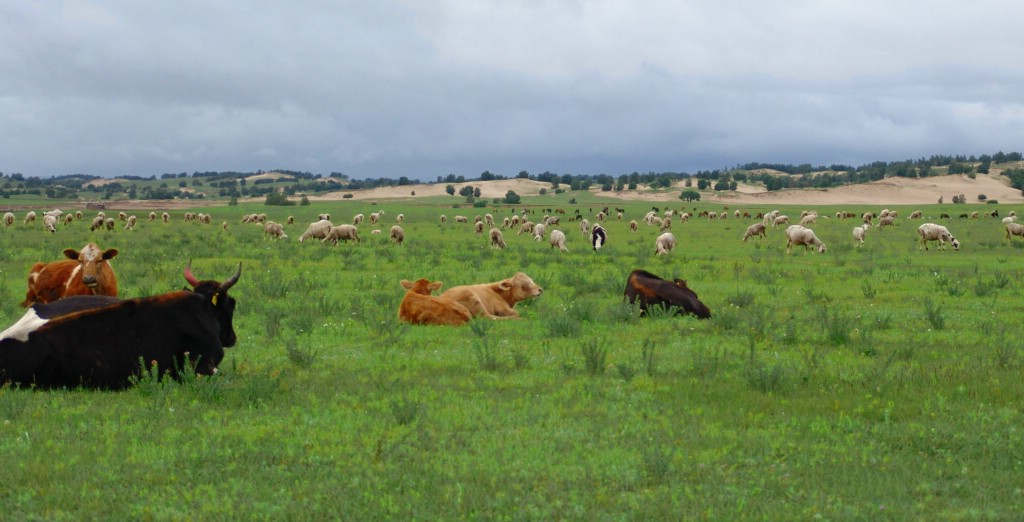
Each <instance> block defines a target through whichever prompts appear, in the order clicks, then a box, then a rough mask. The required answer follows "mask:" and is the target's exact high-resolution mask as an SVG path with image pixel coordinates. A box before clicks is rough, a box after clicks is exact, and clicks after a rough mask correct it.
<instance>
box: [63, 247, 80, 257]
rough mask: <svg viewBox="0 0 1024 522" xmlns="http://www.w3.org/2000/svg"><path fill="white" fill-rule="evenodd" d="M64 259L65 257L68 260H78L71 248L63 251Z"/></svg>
mask: <svg viewBox="0 0 1024 522" xmlns="http://www.w3.org/2000/svg"><path fill="white" fill-rule="evenodd" d="M64 257H66V258H68V259H78V251H77V250H75V249H73V248H68V249H65V250H64Z"/></svg>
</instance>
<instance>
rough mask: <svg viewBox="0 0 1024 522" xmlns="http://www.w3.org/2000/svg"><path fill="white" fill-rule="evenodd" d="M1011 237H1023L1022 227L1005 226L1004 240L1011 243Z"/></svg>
mask: <svg viewBox="0 0 1024 522" xmlns="http://www.w3.org/2000/svg"><path fill="white" fill-rule="evenodd" d="M1013 236H1020V237H1024V225H1022V224H1020V223H1007V224H1006V239H1009V240H1010V241H1013Z"/></svg>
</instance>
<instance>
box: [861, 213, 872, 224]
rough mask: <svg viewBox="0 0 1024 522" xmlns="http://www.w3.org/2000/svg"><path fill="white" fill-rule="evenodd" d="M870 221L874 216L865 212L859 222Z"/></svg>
mask: <svg viewBox="0 0 1024 522" xmlns="http://www.w3.org/2000/svg"><path fill="white" fill-rule="evenodd" d="M872 219H875V215H874V214H872V213H871V212H865V213H863V214H861V216H860V220H861V221H863V222H865V223H871V220H872Z"/></svg>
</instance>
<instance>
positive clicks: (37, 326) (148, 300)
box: [0, 262, 242, 389]
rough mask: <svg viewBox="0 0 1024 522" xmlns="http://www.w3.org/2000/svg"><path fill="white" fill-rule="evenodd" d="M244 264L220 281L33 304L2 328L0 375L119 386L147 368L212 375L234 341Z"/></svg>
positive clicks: (56, 384)
mask: <svg viewBox="0 0 1024 522" xmlns="http://www.w3.org/2000/svg"><path fill="white" fill-rule="evenodd" d="M241 274H242V265H241V263H239V265H238V270H237V271H236V272H235V274H234V275H232V276H231V277H230V278H228V280H227V281H224V282H223V283H221V282H218V281H199V280H198V279H196V278H195V277H194V276H193V275H192V271H191V262H190V263H189V265H188V266H186V268H185V280H186V281H188V283H189V285H191V286H192V288H191V289H188V290H179V291H176V292H170V293H166V294H161V295H155V296H151V297H140V298H137V299H126V300H120V299H116V298H113V297H108V296H98V295H95V296H94V295H89V296H72V297H68V298H65V299H61V300H59V301H56V302H54V303H50V304H36V305H34V306H32V307H31V308H29V310H28V311H27V312H25V315H23V316H22V317H21V319H19V320H18V321H17V322H16V323H15V324H14V325H13V326H11V327H10V328H8V329H6V330H4V331H3V332H0V383H13V384H14V385H16V386H36V387H39V388H61V387H66V388H74V387H78V386H84V387H90V388H103V389H120V388H125V387H128V386H130V385H131V383H132V381H133V378H136V377H138V376H139V375H141V374H142V373H143V372H153V373H155V374H156V375H157V377H158V378H159V377H162V376H163V375H165V374H169V375H171V376H172V377H174V378H178V377H179V375H180V374H179V372H180V371H183V370H185V369H186V368H187V369H189V370H191V371H195V372H196V373H197V374H201V375H211V374H213V373H215V372H216V371H217V366H218V365H219V364H220V362H221V360H223V358H224V348H225V347H230V346H234V345H235V342H236V336H235V329H234V326H233V324H232V321H233V318H234V312H235V300H234V298H232V297H231V296H229V295H228V289H230V288H231V287H232V286H233V285H234V284H235V283H236V282H238V278H239V276H241Z"/></svg>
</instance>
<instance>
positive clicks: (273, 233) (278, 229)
mask: <svg viewBox="0 0 1024 522" xmlns="http://www.w3.org/2000/svg"><path fill="white" fill-rule="evenodd" d="M267 238H273V239H288V236H287V235H286V234H285V233H284V227H283V226H282V225H281V224H280V223H275V222H273V221H267V222H266V223H264V224H263V239H264V240H266V239H267ZM300 241H301V239H300Z"/></svg>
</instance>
